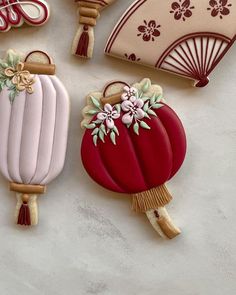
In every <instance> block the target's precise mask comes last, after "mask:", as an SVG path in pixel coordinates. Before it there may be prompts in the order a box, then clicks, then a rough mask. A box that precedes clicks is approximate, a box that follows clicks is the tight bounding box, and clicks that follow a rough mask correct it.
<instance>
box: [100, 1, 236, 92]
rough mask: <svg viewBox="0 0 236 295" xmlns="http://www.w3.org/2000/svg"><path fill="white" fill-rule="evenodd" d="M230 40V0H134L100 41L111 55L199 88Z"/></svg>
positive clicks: (234, 27) (233, 11) (233, 16)
mask: <svg viewBox="0 0 236 295" xmlns="http://www.w3.org/2000/svg"><path fill="white" fill-rule="evenodd" d="M235 39H236V0H165V1H161V0H137V1H135V2H134V3H133V4H132V5H131V6H130V7H129V8H128V9H127V11H126V12H125V13H124V15H123V16H122V17H121V19H120V20H119V22H118V23H117V25H116V26H115V28H114V30H113V32H112V34H111V36H110V38H109V40H108V42H107V45H106V49H105V52H106V53H107V54H109V55H112V56H114V57H119V58H122V59H125V60H128V61H132V62H136V63H141V64H143V65H147V66H149V67H152V68H155V69H161V70H164V71H167V72H170V73H174V74H177V75H180V76H183V77H185V78H189V79H192V80H194V81H195V83H194V84H195V86H197V87H203V86H205V85H207V84H208V82H209V78H208V77H209V75H210V74H211V72H212V71H213V70H214V69H215V67H216V66H217V65H218V63H219V62H220V61H221V59H222V58H223V57H224V55H225V54H226V53H227V51H228V50H229V49H230V47H231V46H232V45H233V43H234V41H235Z"/></svg>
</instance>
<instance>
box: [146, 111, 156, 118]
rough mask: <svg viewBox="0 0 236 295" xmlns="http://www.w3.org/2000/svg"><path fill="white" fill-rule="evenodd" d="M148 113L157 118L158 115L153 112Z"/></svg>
mask: <svg viewBox="0 0 236 295" xmlns="http://www.w3.org/2000/svg"><path fill="white" fill-rule="evenodd" d="M147 112H148V114H149V115H152V116H155V117H157V114H156V113H155V112H154V111H153V110H148V111H147Z"/></svg>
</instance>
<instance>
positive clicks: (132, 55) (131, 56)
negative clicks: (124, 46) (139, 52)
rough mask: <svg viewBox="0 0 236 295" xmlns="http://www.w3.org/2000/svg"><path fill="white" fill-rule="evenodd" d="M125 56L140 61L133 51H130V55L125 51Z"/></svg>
mask: <svg viewBox="0 0 236 295" xmlns="http://www.w3.org/2000/svg"><path fill="white" fill-rule="evenodd" d="M125 58H127V59H128V60H131V61H140V58H137V56H136V55H135V54H134V53H131V54H130V55H129V54H127V53H125Z"/></svg>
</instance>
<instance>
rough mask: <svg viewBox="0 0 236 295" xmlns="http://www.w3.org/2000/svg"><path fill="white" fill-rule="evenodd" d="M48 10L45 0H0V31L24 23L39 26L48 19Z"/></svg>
mask: <svg viewBox="0 0 236 295" xmlns="http://www.w3.org/2000/svg"><path fill="white" fill-rule="evenodd" d="M49 15H50V10H49V5H48V3H47V1H45V0H27V1H25V0H10V1H9V0H0V32H6V31H8V30H10V29H11V27H20V26H22V25H23V24H24V23H26V24H28V25H31V26H41V25H43V24H44V23H46V22H47V20H48V19H49Z"/></svg>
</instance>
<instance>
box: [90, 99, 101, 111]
mask: <svg viewBox="0 0 236 295" xmlns="http://www.w3.org/2000/svg"><path fill="white" fill-rule="evenodd" d="M90 98H91V101H92V103H93V105H94V106H95V107H96V108H98V109H100V107H101V104H100V102H99V101H98V100H97V99H96V98H95V97H93V96H90Z"/></svg>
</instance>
